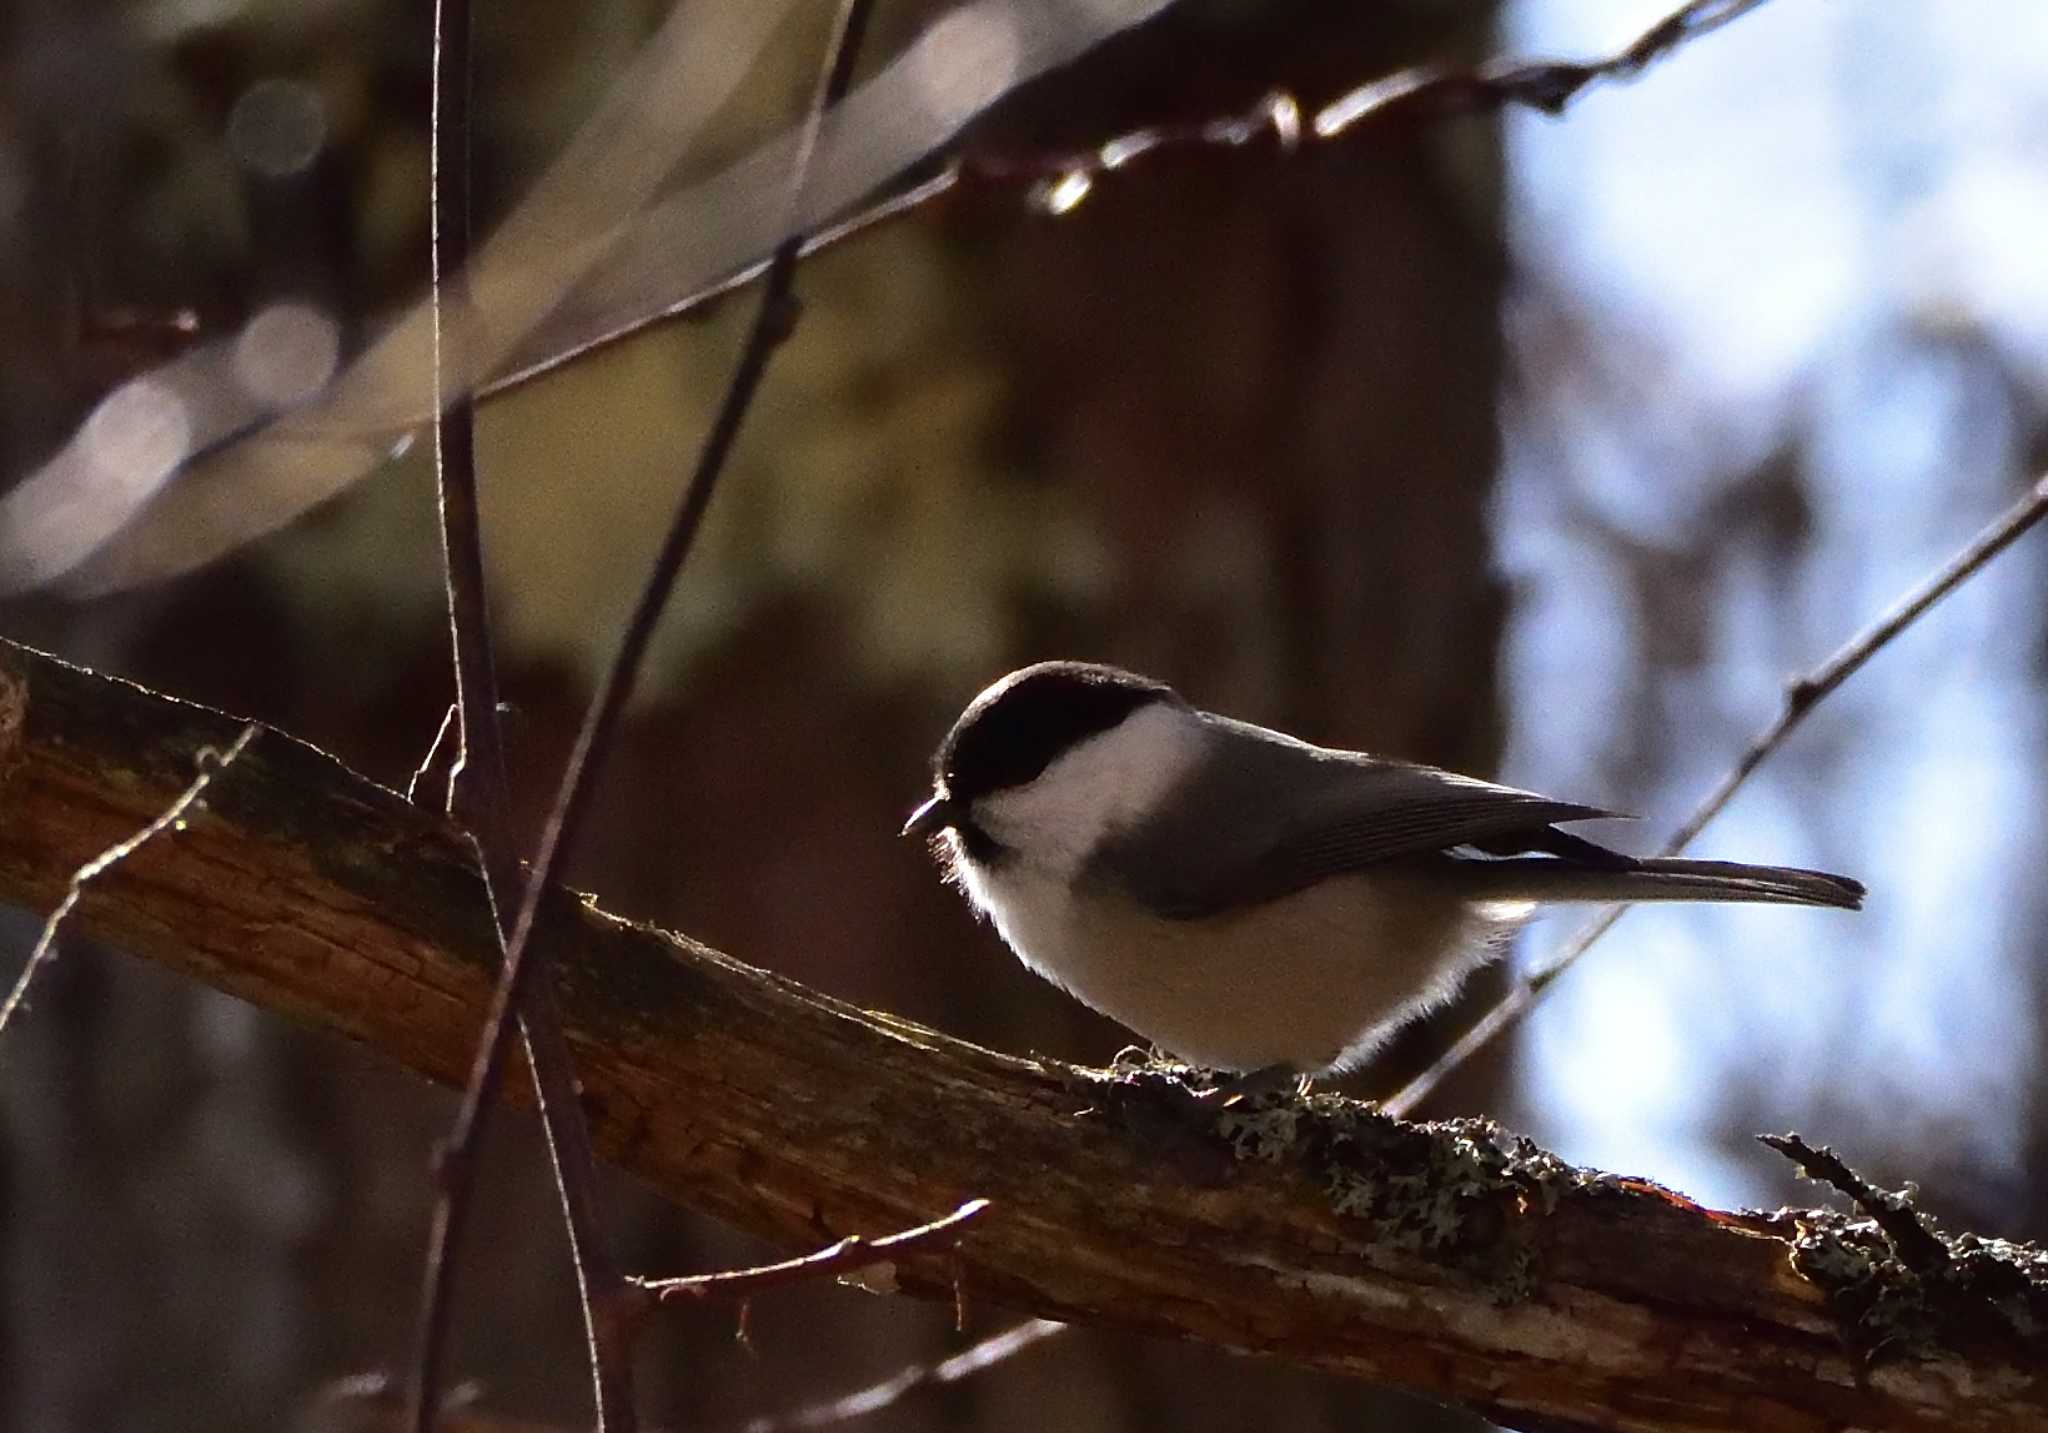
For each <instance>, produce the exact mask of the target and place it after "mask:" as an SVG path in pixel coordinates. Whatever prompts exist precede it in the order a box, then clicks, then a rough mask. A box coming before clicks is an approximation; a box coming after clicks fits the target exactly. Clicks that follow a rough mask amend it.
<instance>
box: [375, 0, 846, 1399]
mask: <svg viewBox="0 0 2048 1433" xmlns="http://www.w3.org/2000/svg"><path fill="white" fill-rule="evenodd" d="M871 8H872V4H871V0H841V5H840V10H839V14H838V18H837V21H836V23H835V26H834V31H833V36H832V40H831V44H830V47H829V49H828V51H827V58H826V63H825V66H824V71H823V74H822V76H821V78H820V81H819V85H818V89H817V92H816V95H815V96H814V98H813V101H812V104H811V107H810V111H809V113H808V115H807V117H806V119H805V127H804V133H803V138H802V143H801V144H800V145H799V147H798V152H797V159H796V163H795V165H794V166H793V172H792V175H791V178H790V188H789V198H788V212H789V213H790V214H791V215H792V216H793V215H794V214H796V213H798V212H799V204H800V202H801V199H802V196H803V190H804V186H805V185H806V183H807V182H808V180H809V175H810V163H811V156H812V154H813V152H814V151H815V149H816V144H817V137H818V131H819V129H820V127H821V126H822V124H823V122H824V115H825V112H826V110H828V109H829V108H830V107H831V106H832V105H833V104H835V103H837V102H838V100H839V99H840V98H841V97H842V96H844V94H845V92H846V88H847V84H848V82H849V80H850V79H851V77H852V72H853V60H854V56H855V53H856V52H857V51H858V49H859V44H860V38H861V34H862V32H863V30H864V29H865V26H866V21H867V16H868V13H869V11H870V9H871ZM785 227H786V226H785ZM801 247H802V237H801V236H800V235H799V236H796V237H792V238H791V239H789V240H787V241H785V242H784V243H783V245H782V246H781V248H779V249H778V250H777V251H776V255H775V261H774V263H773V264H772V265H771V266H770V269H769V272H768V276H767V280H766V283H765V284H764V287H763V291H762V296H761V307H760V311H759V313H758V314H757V316H756V318H755V322H754V325H753V327H752V329H751V331H750V332H749V333H748V336H747V340H746V345H745V347H744V348H743V349H742V351H741V354H740V358H739V361H738V363H737V364H736V365H735V368H734V373H733V376H732V380H731V382H730V384H729V385H728V387H727V390H726V395H725V399H724V402H723V403H722V404H721V405H720V408H719V411H718V414H717V417H716V419H715V421H714V422H713V424H712V428H711V431H710V433H709V434H708V435H707V437H706V439H705V443H704V447H703V449H702V451H701V452H700V454H699V456H698V461H697V464H696V467H695V470H694V471H693V472H692V474H691V476H690V481H689V484H688V487H687V488H686V490H685V492H684V495H683V501H682V504H681V506H680V507H679V508H678V510H677V513H676V516H675V519H674V521H673V523H672V525H671V527H670V529H669V532H668V535H667V537H666V538H665V539H664V541H663V543H662V547H661V551H660V552H659V554H658V555H657V556H656V558H655V562H654V565H653V568H652V569H651V571H650V572H649V574H648V578H647V582H646V584H645V586H644V587H643V589H642V591H641V594H640V598H639V601H638V603H637V604H636V606H635V608H634V611H633V614H632V617H631V619H630V620H629V621H628V623H627V626H626V630H625V632H624V634H623V635H622V636H621V638H620V641H619V647H618V650H617V652H616V653H615V654H614V656H613V658H612V661H611V664H610V666H609V667H608V668H607V670H606V672H605V674H604V678H603V680H602V682H601V683H600V685H599V687H598V691H597V693H596V695H595V696H594V697H593V698H592V700H591V704H590V708H589V710H588V712H587V713H586V715H585V718H584V722H583V727H582V730H581V731H580V732H579V733H578V734H577V739H576V747H575V750H574V751H573V753H572V754H571V755H570V758H569V763H568V766H567V768H566V769H565V770H564V772H563V775H562V782H561V787H560V790H559V792H558V793H557V795H556V798H555V805H554V809H553V811H552V812H551V813H550V814H549V817H548V821H547V825H546V827H545V829H544V830H543V832H542V835H541V841H540V846H539V849H538V851H537V852H536V853H535V856H534V860H533V868H532V870H531V872H530V873H529V875H528V877H527V881H526V885H525V892H524V895H523V897H522V899H521V901H520V905H519V913H518V916H517V918H516V919H515V920H514V921H513V922H512V928H511V933H510V935H509V936H508V937H507V938H506V940H505V962H504V966H503V968H502V970H501V972H500V974H499V978H498V983H497V986H496V988H495V990H494V991H493V993H492V998H491V1007H490V1013H489V1015H488V1017H487V1019H486V1022H485V1027H484V1034H483V1037H482V1039H481V1040H480V1041H479V1042H478V1046H477V1052H476V1058H475V1060H474V1062H473V1064H472V1067H471V1070H470V1077H469V1081H468V1084H467V1086H466V1087H465V1089H464V1091H463V1098H462V1104H461V1107H460V1108H459V1110H458V1111H457V1114H456V1119H455V1124H454V1127H453V1129H452V1130H451V1132H450V1134H449V1137H448V1141H447V1146H446V1149H447V1156H446V1159H445V1162H444V1168H443V1171H442V1185H443V1188H442V1198H441V1202H440V1205H439V1207H438V1208H437V1212H436V1217H435V1227H434V1247H433V1249H432V1251H431V1252H430V1255H429V1261H428V1271H427V1280H428V1287H427V1292H426V1295H425V1302H424V1305H423V1313H422V1321H421V1328H422V1349H423V1354H422V1358H421V1360H420V1364H419V1367H420V1369H421V1377H420V1378H419V1379H418V1381H417V1382H416V1384H415V1387H414V1397H413V1419H414V1426H415V1428H417V1429H421V1430H424V1428H425V1421H426V1420H427V1419H428V1418H429V1417H430V1416H431V1415H430V1412H429V1410H430V1409H431V1408H432V1402H431V1399H430V1398H429V1397H428V1392H429V1389H430V1387H431V1384H432V1383H433V1381H434V1379H433V1377H432V1374H433V1372H434V1369H433V1366H432V1364H431V1363H430V1362H429V1360H436V1359H438V1348H437V1347H429V1346H428V1343H427V1341H428V1340H436V1341H438V1340H440V1339H441V1338H442V1337H443V1330H444V1328H445V1323H446V1313H445V1306H446V1282H447V1279H448V1277H449V1269H448V1266H449V1262H450V1256H451V1254H452V1251H453V1247H454V1244H455V1240H456V1237H457V1236H458V1235H459V1234H460V1232H461V1221H462V1218H463V1211H464V1210H465V1209H466V1208H467V1207H468V1204H469V1201H470V1198H471V1194H472V1190H473V1186H474V1156H473V1152H474V1150H475V1148H476V1146H477V1143H478V1140H479V1139H480V1137H481V1134H482V1131H483V1128H484V1126H485V1123H486V1121H487V1120H488V1118H489V1113H490V1110H491V1107H492V1103H493V1099H492V1097H493V1095H494V1094H495V1092H496V1089H497V1085H498V1082H499V1080H500V1078H501V1076H502V1073H503V1068H504V1051H505V1037H506V1032H507V1030H508V1028H509V1026H510V1023H511V1021H510V1017H511V1014H512V1012H513V1011H514V1010H515V1009H518V1008H519V1005H520V1002H521V1000H522V999H524V998H525V991H526V987H527V985H528V984H529V982H531V981H532V980H533V977H532V975H531V972H532V971H533V970H534V969H535V968H537V967H540V966H542V965H543V964H544V960H543V958H541V957H531V958H530V952H531V949H532V944H533V929H534V923H535V920H536V919H537V917H538V915H539V911H540V903H541V900H542V898H543V897H544V895H545V894H546V892H547V891H548V890H549V888H550V887H552V886H553V885H554V883H555V880H556V877H557V875H558V874H559V872H560V869H561V865H562V862H563V859H564V858H565V856H566V855H567V853H568V851H569V849H570V848H571V847H572V846H573V845H574V843H575V839H576V836H577V833H578V830H579V829H580V827H581V824H582V819H583V815H584V813H585V811H586V810H587V809H588V805H589V793H590V790H591V787H592V782H591V780H590V777H591V776H592V774H593V773H594V772H595V771H596V769H597V767H598V766H599V765H600V764H601V763H602V761H603V758H604V756H605V754H606V752H607V751H608V750H609V747H610V742H611V736H612V733H613V731H614V730H615V729H616V726H617V723H618V718H619V714H620V713H621V712H622V711H623V710H624V708H625V704H626V699H627V698H628V697H629V696H630V695H631V692H632V688H633V683H634V681H635V679H636V677H637V676H638V673H639V669H640V664H641V661H642V659H643V657H644V655H645V653H646V649H647V644H648V642H649V640H650V639H651V638H652V636H653V632H654V627H655V623H656V621H657V620H658V619H659V617H660V615H661V611H662V608H663V607H664V606H665V605H666V604H667V601H668V595H669V593H670V591H671V590H672V589H673V587H674V584H675V579H676V576H677V574H678V573H679V572H680V571H681V569H682V564H683V560H684V558H685V557H686V556H688V554H689V550H690V546H691V543H692V541H693V540H694V539H695V537H696V534H697V530H698V528H699V527H700V526H701V525H702V522H703V518H704V514H705V512H706V510H707V509H708V507H709V505H710V501H711V494H712V492H713V490H714V489H715V488H716V486H717V482H718V477H719V475H720V474H721V473H722V472H723V471H724V468H725V463H726V459H727V458H728V457H729V456H730V454H731V451H732V447H733V444H734V442H735V441H736V439H737V438H738V436H739V430H740V425H741V423H742V422H743V420H744V419H745V417H746V413H747V410H748V408H749V406H750V405H751V404H752V402H753V397H754V394H755V392H756V391H757V390H758V389H759V386H760V382H761V379H762V376H763V375H764V374H765V373H766V371H767V366H768V361H769V359H770V357H771V356H772V355H773V353H774V351H775V349H776V348H777V347H778V346H779V345H780V344H781V342H782V341H783V340H784V339H786V338H787V337H788V336H789V334H790V332H791V330H792V329H793V327H794V325H795V303H794V299H793V296H792V288H793V281H794V274H795V268H796V261H797V259H798V257H799V253H800V250H801ZM478 590H479V591H480V590H481V580H480V576H479V579H478ZM472 630H477V629H472ZM478 695H480V694H478ZM492 698H493V702H494V701H495V692H493V693H492ZM470 699H471V695H470V694H469V693H467V692H465V694H464V700H465V703H467V702H468V701H469V700H470ZM469 710H470V709H469V708H468V707H467V705H466V706H465V714H467V713H468V712H469ZM493 710H494V707H493ZM481 725H482V724H481V723H480V724H479V727H480V728H481ZM500 769H502V768H500ZM505 889H507V890H509V889H511V886H510V885H509V884H508V885H507V886H506V887H505ZM535 988H536V990H537V991H544V990H545V988H546V987H545V985H544V984H536V987H535ZM531 1023H532V1025H533V1026H537V1025H538V1024H539V1022H537V1021H536V1022H531ZM534 1033H535V1029H534V1028H529V1031H528V1034H529V1041H530V1048H532V1049H533V1050H534V1051H535V1053H536V1056H537V1057H538V1056H544V1055H545V1053H546V1046H547V1045H548V1043H549V1042H548V1041H546V1040H544V1039H543V1040H533V1039H532V1035H533V1034H534ZM542 1033H544V1032H542ZM540 1063H541V1061H540V1059H539V1058H536V1061H535V1066H536V1073H537V1074H538V1073H539V1067H540ZM572 1088H573V1086H572ZM570 1103H571V1104H572V1106H573V1103H574V1102H573V1100H572V1101H571V1102H570ZM554 1134H555V1131H554V1129H553V1128H552V1127H551V1129H550V1138H551V1141H552V1140H553V1138H554ZM585 1142H586V1145H587V1137H586V1141H585ZM565 1162H567V1161H565V1160H564V1158H563V1152H562V1151H561V1150H560V1149H557V1151H556V1170H557V1175H558V1178H559V1177H560V1176H561V1174H562V1170H563V1167H564V1164H565ZM572 1194H573V1190H572V1187H571V1184H570V1182H569V1181H566V1180H565V1181H564V1189H563V1195H564V1201H565V1204H566V1203H568V1202H569V1201H570V1199H571V1198H572ZM586 1227H587V1226H586ZM585 1252H586V1254H594V1252H595V1251H594V1250H586V1251H585ZM616 1314H617V1310H616V1309H615V1308H614V1309H607V1308H603V1307H600V1306H598V1305H597V1304H596V1303H594V1302H593V1301H592V1300H591V1299H590V1297H589V1291H588V1289H586V1298H585V1316H586V1320H587V1321H588V1324H589V1332H590V1337H591V1344H592V1351H593V1354H592V1356H593V1360H594V1362H595V1363H596V1365H597V1367H596V1369H595V1372H596V1375H597V1379H598V1382H599V1386H600V1389H601V1390H602V1389H603V1387H604V1384H605V1382H606V1379H607V1378H608V1377H609V1376H610V1374H611V1373H612V1371H613V1370H611V1369H609V1368H608V1367H607V1365H609V1364H613V1363H618V1364H622V1365H623V1364H624V1363H626V1362H628V1360H626V1359H624V1358H623V1356H621V1357H618V1358H616V1359H615V1358H614V1357H613V1356H612V1350H614V1349H616V1348H617V1347H618V1345H619V1343H620V1341H621V1340H622V1337H623V1334H622V1332H621V1331H620V1330H619V1328H618V1323H619V1320H618V1319H617V1318H616ZM623 1411H624V1415H625V1416H627V1417H630V1416H631V1414H630V1410H629V1409H628V1410H623ZM603 1412H604V1409H603V1407H602V1398H601V1406H600V1416H601V1417H602V1415H603ZM611 1412H612V1414H613V1416H614V1417H618V1416H620V1414H621V1412H622V1410H621V1409H619V1408H616V1407H614V1408H613V1409H612V1410H611Z"/></svg>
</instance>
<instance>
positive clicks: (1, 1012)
mask: <svg viewBox="0 0 2048 1433" xmlns="http://www.w3.org/2000/svg"><path fill="white" fill-rule="evenodd" d="M259 730H261V728H260V727H258V726H257V725H256V724H255V723H254V722H251V723H250V724H249V725H247V726H245V727H243V728H242V733H241V735H240V736H237V737H236V738H235V739H234V741H233V743H232V744H230V745H229V747H228V749H227V750H226V751H222V752H216V751H215V750H214V749H213V748H212V747H202V748H200V750H199V753H198V755H197V756H196V757H195V758H194V761H195V762H196V764H197V765H198V767H199V774H198V775H197V776H195V777H193V778H192V784H191V785H190V786H187V787H186V788H185V789H184V790H183V791H182V792H180V793H179V794H178V799H177V800H175V801H173V802H172V803H171V804H170V805H169V806H166V807H165V808H164V809H163V812H162V813H161V814H160V815H158V816H157V818H156V819H155V820H153V821H151V822H150V823H149V824H148V825H147V826H144V827H143V828H142V829H141V830H140V831H137V832H136V833H135V834H134V835H132V836H130V837H128V838H127V839H126V840H123V841H117V842H115V843H114V844H113V845H111V846H109V847H107V849H106V850H104V851H102V852H100V853H99V854H98V855H97V856H94V857H93V858H92V859H91V860H90V861H87V862H86V863H85V864H84V865H82V866H80V867H79V868H78V869H77V870H76V871H75V872H73V873H72V876H71V881H70V883H69V885H67V886H66V888H65V891H64V898H63V899H62V900H60V901H58V902H57V906H56V909H54V910H52V911H51V912H50V914H49V915H48V916H47V917H45V918H44V920H43V933H42V934H41V935H40V936H38V937H37V938H36V943H35V948H34V949H33V950H31V951H29V953H28V962H27V963H26V964H25V965H23V966H22V968H21V974H20V975H18V976H16V977H15V978H14V985H13V987H12V988H11V989H9V990H8V992H7V998H6V1000H4V1001H0V1033H5V1031H6V1029H7V1022H8V1021H10V1020H12V1019H13V1018H14V1015H15V1012H16V1011H18V1010H20V1009H22V1008H23V1005H24V1004H25V1003H26V1001H27V1000H28V988H29V985H30V984H31V983H32V982H33V981H34V980H35V978H36V972H37V971H39V970H41V969H42V967H43V966H45V965H47V964H48V963H49V962H50V960H51V959H52V958H53V957H54V956H55V955H56V952H57V928H58V927H59V926H61V925H63V924H64V918H65V917H66V916H68V915H70V914H71V909H72V907H73V906H76V905H77V904H78V902H79V900H80V899H81V898H82V897H83V896H84V895H85V888H86V885H87V884H88V883H89V882H91V881H95V880H97V879H99V878H100V877H101V876H103V875H105V874H106V873H107V872H108V871H110V870H112V869H113V868H114V867H115V866H118V865H120V864H121V862H123V861H125V860H127V859H128V858H129V857H130V856H132V855H134V854H135V853H136V852H137V851H139V850H141V849H142V847H143V846H145V845H147V844H148V843H149V842H151V841H153V840H155V839H156V838H157V837H158V836H161V835H163V833H164V832H166V831H173V830H177V831H182V830H183V829H184V828H185V818H186V817H187V816H188V815H190V814H191V812H192V811H193V809H194V808H195V807H197V806H198V805H199V804H200V797H202V796H204V795H205V794H206V788H207V787H208V786H210V785H212V784H213V778H214V777H216V776H218V775H219V774H220V773H221V772H223V771H225V770H227V768H228V767H229V766H230V765H232V764H233V762H234V760H235V758H236V757H238V756H240V755H241V754H242V752H243V751H244V750H246V749H247V748H248V745H249V743H250V742H252V741H254V740H255V739H256V733H257V732H258V731H259Z"/></svg>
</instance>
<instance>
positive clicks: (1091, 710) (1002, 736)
mask: <svg viewBox="0 0 2048 1433" xmlns="http://www.w3.org/2000/svg"><path fill="white" fill-rule="evenodd" d="M1177 700H1178V698H1177V697H1175V696H1174V694H1173V690H1172V689H1171V688H1170V687H1167V686H1165V685H1163V684H1161V683H1159V682H1154V681H1150V680H1148V679H1147V678H1144V677H1139V676H1134V675H1132V674H1131V673H1129V672H1124V671H1119V670H1118V669H1116V668H1114V667H1097V666H1091V665H1088V664H1086V663H1082V662H1047V663H1045V664H1043V665H1041V666H1037V667H1028V668H1026V669H1025V670H1024V671H1022V672H1020V673H1018V674H1016V675H1015V676H1014V677H1011V678H1008V679H1006V680H1005V681H1003V682H1002V683H999V684H998V685H997V686H995V687H993V688H991V689H990V690H989V691H987V692H984V693H983V694H982V695H981V696H979V697H977V698H976V699H975V701H974V704H973V705H972V706H970V707H968V709H967V710H966V712H964V713H963V714H962V715H961V717H960V720H959V722H958V723H956V724H955V725H954V727H953V730H952V732H951V733H949V734H948V735H947V737H946V741H945V745H943V746H942V747H940V748H939V774H940V776H941V778H942V779H943V780H944V782H945V784H946V789H947V790H948V791H950V792H952V793H953V795H954V796H955V797H956V798H958V799H960V800H962V801H971V800H973V799H974V798H975V797H977V796H982V795H986V794H987V793H989V792H991V791H1000V790H1002V789H1003V788H1004V787H1008V786H1021V785H1022V784H1023V783H1025V782H1027V781H1029V780H1031V778H1032V777H1034V776H1036V775H1038V774H1039V773H1040V772H1041V771H1043V770H1045V768H1046V767H1048V766H1050V765H1051V764H1052V763H1053V761H1054V760H1056V759H1057V758H1058V757H1059V756H1060V755H1061V754H1062V753H1064V752H1066V751H1067V750H1068V749H1069V748H1071V747H1073V746H1074V745H1075V744H1076V743H1077V742H1080V741H1083V740H1086V739H1087V738H1088V737H1091V736H1094V735H1095V734H1096V733H1098V732H1104V731H1108V730H1109V729H1110V728H1111V727H1113V726H1115V725H1117V723H1119V722H1121V721H1122V720H1123V719H1124V718H1125V717H1127V716H1129V715H1130V714H1131V713H1132V712H1134V711H1136V710H1137V709H1138V708H1139V707H1142V706H1149V705H1151V704H1152V703H1154V702H1160V701H1177Z"/></svg>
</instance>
